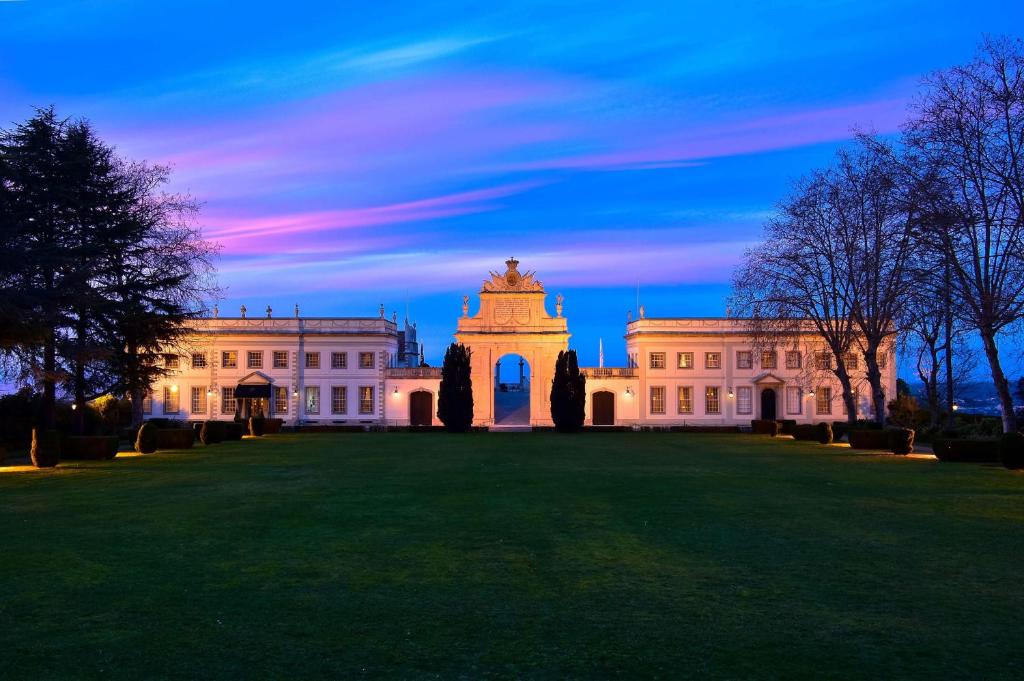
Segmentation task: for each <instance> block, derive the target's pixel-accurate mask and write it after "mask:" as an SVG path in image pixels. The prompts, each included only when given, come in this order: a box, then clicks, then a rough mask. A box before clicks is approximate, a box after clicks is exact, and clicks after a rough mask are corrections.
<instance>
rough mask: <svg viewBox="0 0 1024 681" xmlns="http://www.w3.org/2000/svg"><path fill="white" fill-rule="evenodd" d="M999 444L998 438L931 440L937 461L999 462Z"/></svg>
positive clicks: (939, 438)
mask: <svg viewBox="0 0 1024 681" xmlns="http://www.w3.org/2000/svg"><path fill="white" fill-rule="evenodd" d="M999 444H1000V441H999V440H966V439H959V438H951V437H937V438H935V439H934V440H933V441H932V450H933V451H934V452H935V457H936V458H937V459H938V460H939V461H970V462H974V463H1000V461H1001V459H1000V452H999V449H1000V447H999Z"/></svg>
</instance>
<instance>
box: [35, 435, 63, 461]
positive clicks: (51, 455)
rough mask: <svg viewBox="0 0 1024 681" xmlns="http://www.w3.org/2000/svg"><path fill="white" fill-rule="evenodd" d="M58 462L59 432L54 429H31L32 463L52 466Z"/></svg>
mask: <svg viewBox="0 0 1024 681" xmlns="http://www.w3.org/2000/svg"><path fill="white" fill-rule="evenodd" d="M58 462H60V434H59V433H58V432H57V431H55V430H39V429H38V428H33V429H32V465H33V466H35V467H36V468H53V467H54V466H56V465H57V463H58Z"/></svg>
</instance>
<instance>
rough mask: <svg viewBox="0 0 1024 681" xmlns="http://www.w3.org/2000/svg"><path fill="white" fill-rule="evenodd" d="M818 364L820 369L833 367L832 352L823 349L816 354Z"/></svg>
mask: <svg viewBox="0 0 1024 681" xmlns="http://www.w3.org/2000/svg"><path fill="white" fill-rule="evenodd" d="M816 361H817V366H818V368H819V369H831V368H832V353H831V352H828V351H821V352H818V353H817V354H816Z"/></svg>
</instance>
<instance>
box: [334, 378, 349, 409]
mask: <svg viewBox="0 0 1024 681" xmlns="http://www.w3.org/2000/svg"><path fill="white" fill-rule="evenodd" d="M347 411H348V390H347V389H346V388H345V386H343V385H336V386H334V387H332V388H331V413H332V414H344V413H346V412H347Z"/></svg>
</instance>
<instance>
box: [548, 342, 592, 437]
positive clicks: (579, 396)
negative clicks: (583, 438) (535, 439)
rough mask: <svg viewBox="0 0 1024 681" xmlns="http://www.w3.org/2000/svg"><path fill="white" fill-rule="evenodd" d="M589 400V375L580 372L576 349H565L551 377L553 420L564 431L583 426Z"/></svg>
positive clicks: (560, 354)
mask: <svg viewBox="0 0 1024 681" xmlns="http://www.w3.org/2000/svg"><path fill="white" fill-rule="evenodd" d="M586 401H587V377H586V376H585V375H583V374H582V373H580V367H579V363H578V362H577V360H576V351H575V350H563V351H561V352H559V353H558V359H557V360H556V361H555V377H554V378H552V379H551V420H552V421H554V422H555V428H557V429H558V431H559V432H562V433H575V432H578V431H579V430H580V428H582V427H583V421H584V414H585V408H586Z"/></svg>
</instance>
